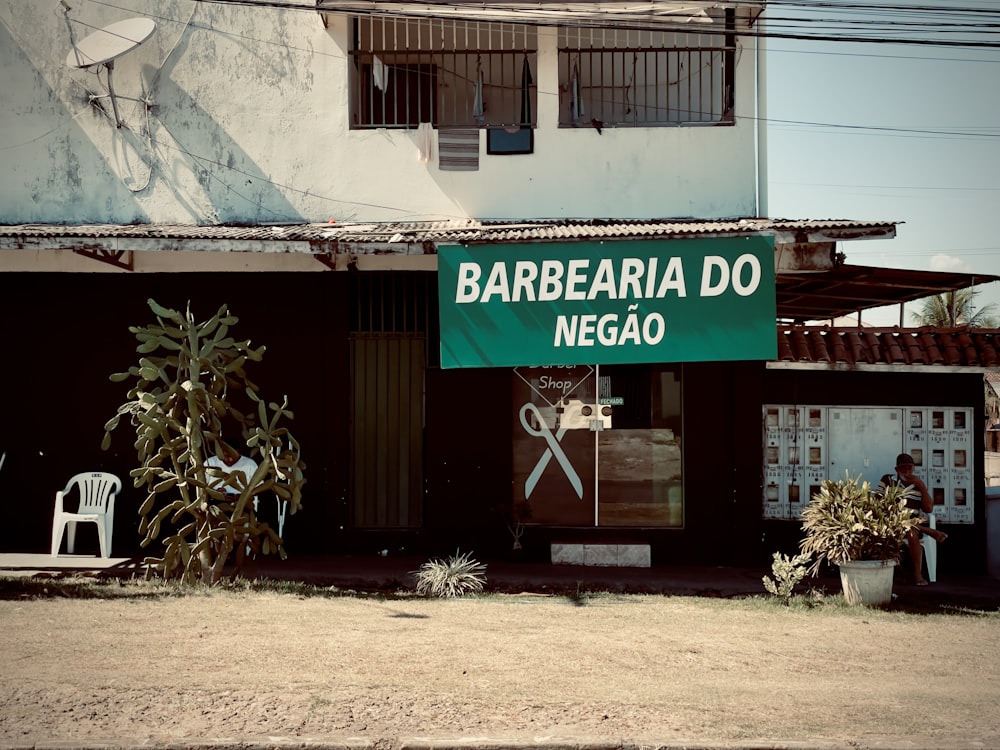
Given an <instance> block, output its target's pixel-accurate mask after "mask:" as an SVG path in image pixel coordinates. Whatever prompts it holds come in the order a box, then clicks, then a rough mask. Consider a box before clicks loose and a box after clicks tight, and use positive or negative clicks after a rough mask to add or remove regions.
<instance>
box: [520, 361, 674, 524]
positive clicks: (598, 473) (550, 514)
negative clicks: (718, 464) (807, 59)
mask: <svg viewBox="0 0 1000 750" xmlns="http://www.w3.org/2000/svg"><path fill="white" fill-rule="evenodd" d="M514 375H515V378H514V389H513V391H514V404H513V406H514V419H515V424H514V442H513V465H514V519H515V521H517V522H519V523H526V524H542V525H554V526H609V527H615V526H620V527H657V528H662V527H680V526H683V508H684V503H683V476H682V468H683V462H682V452H681V426H682V420H681V375H680V366H676V365H675V366H666V365H615V366H598V365H576V366H560V367H518V368H515V370H514Z"/></svg>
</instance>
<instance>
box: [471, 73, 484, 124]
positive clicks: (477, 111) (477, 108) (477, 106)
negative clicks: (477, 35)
mask: <svg viewBox="0 0 1000 750" xmlns="http://www.w3.org/2000/svg"><path fill="white" fill-rule="evenodd" d="M472 116H473V117H474V118H475V120H476V123H477V124H478V125H479V126H480V127H481V126H482V125H483V123H484V122H486V108H485V107H484V106H483V63H482V60H479V59H477V60H476V86H475V92H474V93H473V96H472Z"/></svg>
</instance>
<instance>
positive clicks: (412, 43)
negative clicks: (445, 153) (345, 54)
mask: <svg viewBox="0 0 1000 750" xmlns="http://www.w3.org/2000/svg"><path fill="white" fill-rule="evenodd" d="M536 61H537V43H536V35H535V30H534V28H532V27H528V26H522V25H515V24H504V23H489V22H475V21H450V20H444V19H435V18H421V19H415V18H393V17H375V16H364V17H358V18H355V19H354V22H353V39H352V44H351V127H352V128H355V129H360V128H415V127H417V126H418V125H419V124H420V123H423V122H429V123H431V124H433V125H434V126H435V127H505V128H509V129H516V128H518V127H528V128H530V127H534V124H535V117H536V113H537V106H536V101H537V99H536V96H537V94H536V87H535V74H536V72H537V68H536Z"/></svg>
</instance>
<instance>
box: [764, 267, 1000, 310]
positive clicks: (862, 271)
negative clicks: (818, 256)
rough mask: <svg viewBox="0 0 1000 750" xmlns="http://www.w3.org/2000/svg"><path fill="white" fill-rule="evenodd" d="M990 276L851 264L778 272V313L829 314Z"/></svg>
mask: <svg viewBox="0 0 1000 750" xmlns="http://www.w3.org/2000/svg"><path fill="white" fill-rule="evenodd" d="M992 281H1000V276H991V275H989V274H981V273H977V274H973V273H955V272H950V271H914V270H910V269H905V268H875V267H870V266H851V265H843V266H838V267H837V268H833V269H830V270H827V271H816V272H798V273H779V274H777V277H776V287H777V305H778V318H780V319H781V320H787V321H795V322H805V321H810V320H829V319H832V318H838V317H841V316H846V315H850V314H852V313H857V312H858V311H859V310H869V309H871V308H873V307H884V306H886V305H893V304H899V303H901V302H912V301H913V300H917V299H922V298H924V297H929V296H930V295H932V294H941V293H942V292H951V291H955V290H958V289H967V288H969V287H973V286H976V285H978V284H986V283H989V282H992Z"/></svg>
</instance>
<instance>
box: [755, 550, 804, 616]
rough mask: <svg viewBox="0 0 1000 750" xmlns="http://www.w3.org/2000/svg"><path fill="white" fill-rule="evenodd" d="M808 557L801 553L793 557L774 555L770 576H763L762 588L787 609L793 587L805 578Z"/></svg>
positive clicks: (778, 553)
mask: <svg viewBox="0 0 1000 750" xmlns="http://www.w3.org/2000/svg"><path fill="white" fill-rule="evenodd" d="M808 565H809V555H808V554H805V553H802V554H799V555H796V556H795V557H789V556H788V555H783V554H781V553H780V552H775V553H774V562H773V563H771V575H773V576H774V578H773V579H772V578H770V577H769V576H764V579H763V581H764V588H765V589H767V591H768V593H770V594H772V595H774V596H776V597H777V598H779V599H781V601H782V603H783V604H784V605H785V606H786V607H787V606H788V603H789V602H790V601H791V598H792V594H793V593H794V591H795V587H796V586H797V585H798V584H799V583H800V582H801V581H802V579H803V578H805V577H806V574H807V573H808V572H809V568H808Z"/></svg>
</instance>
